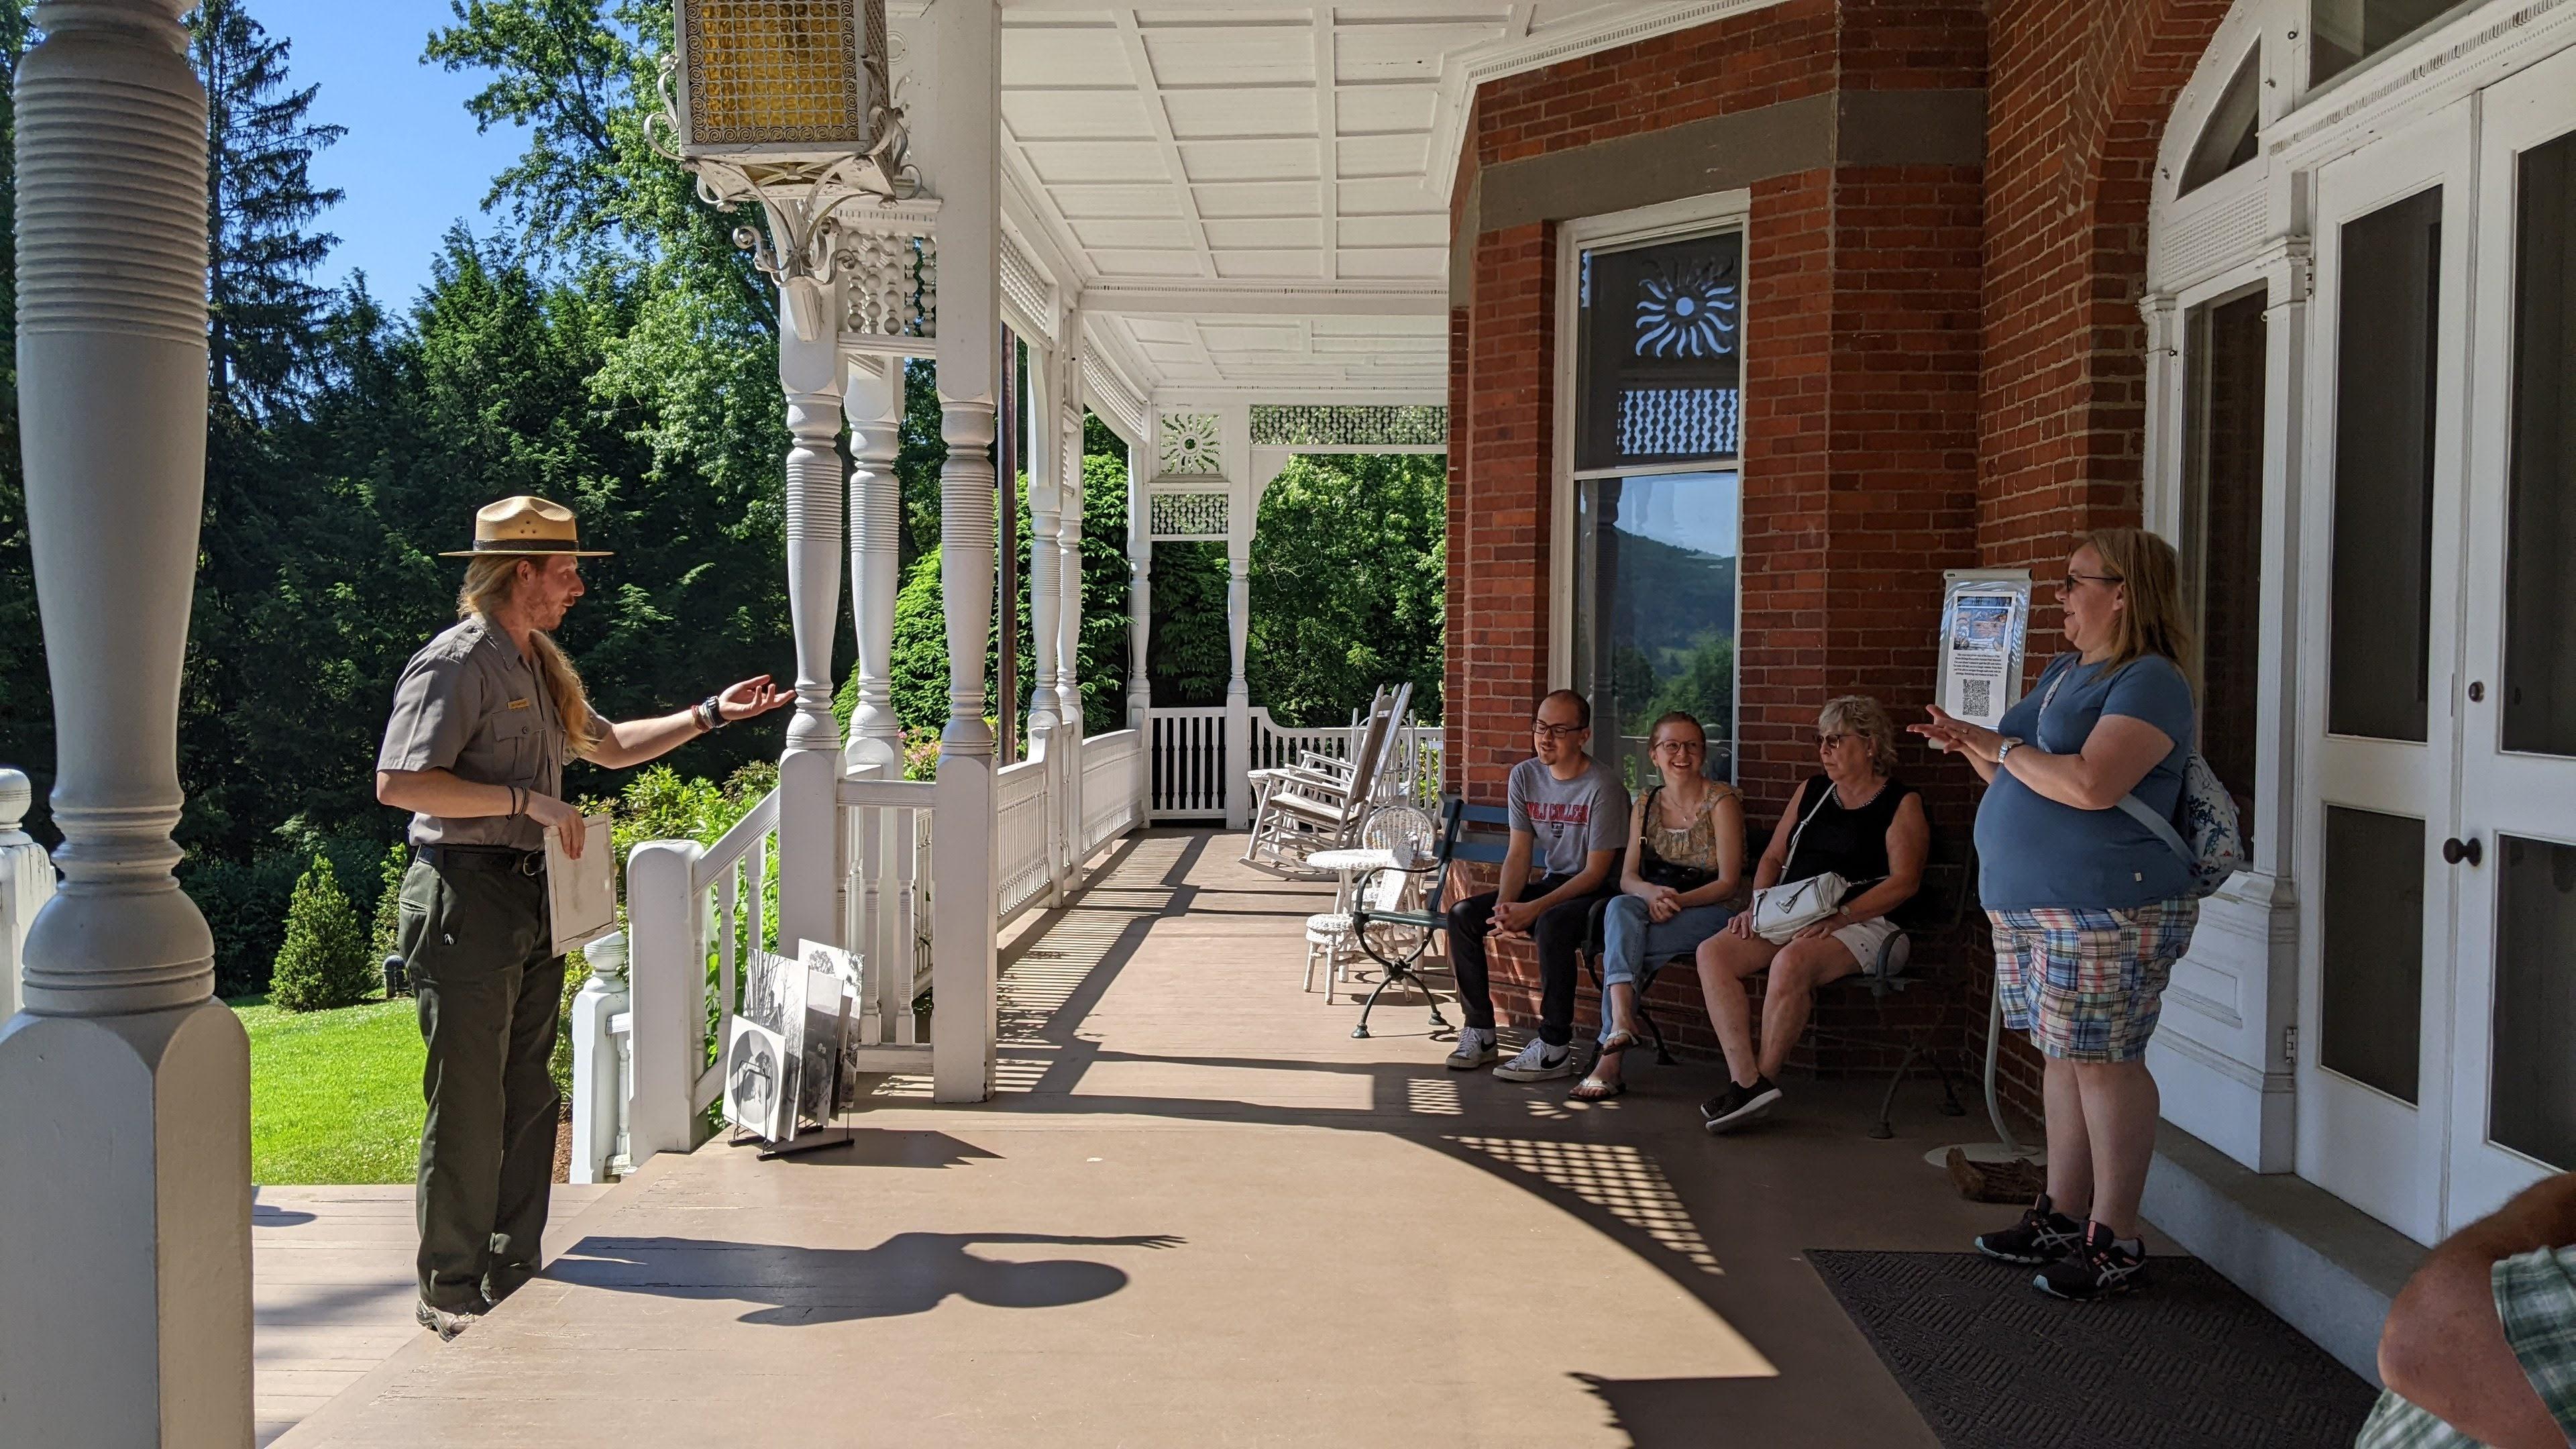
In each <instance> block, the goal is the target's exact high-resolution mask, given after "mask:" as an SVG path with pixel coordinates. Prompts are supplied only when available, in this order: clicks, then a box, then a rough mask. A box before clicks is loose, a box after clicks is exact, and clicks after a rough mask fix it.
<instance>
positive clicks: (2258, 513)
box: [2183, 292, 2264, 845]
mask: <svg viewBox="0 0 2576 1449" xmlns="http://www.w3.org/2000/svg"><path fill="white" fill-rule="evenodd" d="M2263 301H2264V294H2263V293H2261V292H2249V293H2247V294H2246V295H2244V296H2242V297H2238V298H2235V299H2234V300H2232V301H2226V302H2217V303H2213V304H2210V305H2208V306H2204V307H2196V308H2194V309H2192V313H2191V331H2190V337H2189V339H2188V341H2187V342H2186V344H2185V345H2186V361H2185V366H2186V368H2187V369H2188V376H2187V377H2186V378H2185V380H2184V385H2185V388H2186V390H2187V391H2186V396H2187V398H2188V399H2189V403H2188V406H2187V407H2186V408H2185V416H2184V422H2183V426H2184V427H2185V428H2186V429H2187V430H2188V433H2187V436H2186V438H2185V440H2184V446H2183V547H2184V550H2185V556H2184V559H2183V586H2184V588H2185V589H2186V590H2187V591H2188V592H2189V594H2190V598H2189V600H2188V603H2189V604H2190V606H2191V608H2192V611H2193V614H2194V616H2195V617H2197V618H2198V619H2199V621H2200V691H2199V693H2200V752H2201V754H2202V755H2204V756H2206V757H2207V758H2208V760H2209V765H2210V768H2211V769H2212V770H2215V771H2216V772H2217V774H2218V778H2219V779H2220V780H2222V781H2224V782H2225V783H2226V785H2227V791H2228V793H2229V794H2230V795H2233V796H2234V797H2235V798H2236V815H2237V819H2238V821H2239V822H2240V824H2241V825H2242V826H2243V828H2244V831H2245V840H2246V843H2247V844H2248V845H2251V844H2252V843H2253V840H2254V828H2255V825H2256V823H2257V822H2256V821H2255V819H2254V765H2255V751H2254V741H2255V738H2256V736H2257V734H2258V733H2259V731H2258V729H2257V728H2256V723H2255V704H2256V699H2257V695H2258V693H2259V692H2260V689H2261V680H2260V678H2259V674H2258V671H2259V670H2260V668H2261V665H2262V654H2263V625H2262V586H2263V374H2264V339H2263Z"/></svg>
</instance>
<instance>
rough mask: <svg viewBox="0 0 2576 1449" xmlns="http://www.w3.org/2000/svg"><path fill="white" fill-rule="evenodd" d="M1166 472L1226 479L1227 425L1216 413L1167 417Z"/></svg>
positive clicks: (1165, 426)
mask: <svg viewBox="0 0 2576 1449" xmlns="http://www.w3.org/2000/svg"><path fill="white" fill-rule="evenodd" d="M1163 472H1164V473H1166V474H1172V475H1178V476H1181V477H1194V478H1221V477H1223V476H1224V475H1225V425H1224V420H1223V419H1221V418H1219V417H1218V416H1217V415H1216V414H1215V413H1165V414H1163Z"/></svg>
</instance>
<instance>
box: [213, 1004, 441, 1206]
mask: <svg viewBox="0 0 2576 1449" xmlns="http://www.w3.org/2000/svg"><path fill="white" fill-rule="evenodd" d="M232 1006H233V1009H234V1010H235V1011H236V1012H238V1013H239V1014H240V1016H241V1021H242V1026H243V1027H244V1028H245V1029H246V1030H248V1031H249V1033H250V1180H251V1181H253V1182H258V1183H355V1182H409V1181H411V1180H412V1174H413V1172H414V1171H415V1170H416V1168H417V1167H418V1165H419V1161H420V1117H421V1105H420V1064H421V1045H420V1025H419V1020H418V1018H417V1017H416V1016H415V1015H414V1011H413V1003H412V1001H411V1000H410V999H409V998H407V997H406V998H404V999H402V1000H399V1001H373V1002H367V1003H365V1004H363V1005H359V1006H349V1007H343V1008H341V1009H340V1010H338V1011H311V1012H303V1013H295V1012H286V1011H280V1010H278V1009H277V1008H276V1007H273V1006H271V1005H269V1004H268V1001H267V998H265V997H247V998H244V999H242V1000H239V1001H236V1002H233V1003H232Z"/></svg>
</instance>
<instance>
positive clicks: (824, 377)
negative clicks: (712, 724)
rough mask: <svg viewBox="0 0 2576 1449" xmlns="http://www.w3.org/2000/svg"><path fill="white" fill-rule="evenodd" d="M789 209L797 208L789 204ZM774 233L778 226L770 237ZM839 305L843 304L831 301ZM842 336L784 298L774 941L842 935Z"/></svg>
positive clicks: (831, 938)
mask: <svg viewBox="0 0 2576 1449" xmlns="http://www.w3.org/2000/svg"><path fill="white" fill-rule="evenodd" d="M790 204H793V203H790ZM774 232H775V228H773V233H774ZM835 306H836V307H837V303H835ZM837 343H838V339H837V338H836V337H835V336H834V335H833V334H832V333H831V332H829V331H826V332H825V333H824V334H823V335H822V336H820V337H814V338H806V337H801V336H799V335H798V334H797V331H796V328H795V326H794V325H793V324H792V322H791V321H790V319H789V318H788V316H787V311H786V306H785V299H784V298H782V299H781V305H780V309H779V326H778V383H779V387H780V389H781V390H782V391H783V392H784V393H785V394H786V396H787V431H788V436H789V437H790V438H791V439H792V442H791V443H790V445H789V447H788V450H787V608H788V618H789V620H790V622H791V623H792V624H793V625H794V628H795V633H796V712H795V714H794V715H793V716H792V717H791V718H790V719H789V720H788V722H787V749H786V752H785V753H784V754H782V755H781V756H780V757H779V760H778V787H779V788H778V938H779V939H780V940H781V941H785V942H788V943H790V944H791V945H792V944H793V943H795V942H797V941H800V940H814V941H828V942H832V943H835V944H838V943H839V942H840V939H841V916H842V913H841V909H840V892H841V888H842V869H841V833H842V832H841V814H840V802H839V800H838V799H837V798H836V796H835V794H834V791H835V789H836V787H837V784H838V782H839V779H840V775H841V729H840V723H839V721H837V720H835V719H834V718H833V717H832V635H833V633H834V625H835V624H836V622H837V616H838V614H839V613H840V607H841V550H842V547H843V544H842V537H841V508H842V503H841V499H842V490H843V488H844V487H845V486H846V484H845V481H844V479H843V478H842V474H841V457H840V449H839V447H838V446H837V445H838V443H839V441H840V435H841V385H842V375H843V372H844V370H845V369H844V368H843V366H842V363H841V359H840V354H839V349H838V345H837Z"/></svg>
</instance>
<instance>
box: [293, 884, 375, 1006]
mask: <svg viewBox="0 0 2576 1449" xmlns="http://www.w3.org/2000/svg"><path fill="white" fill-rule="evenodd" d="M372 966H373V963H371V962H369V961H368V960H367V931H366V928H365V927H364V926H361V925H360V924H359V923H358V913H357V911H356V909H355V908H353V907H352V906H350V904H349V898H348V897H347V896H346V895H343V894H342V893H341V891H340V878H339V875H338V874H337V873H336V872H334V871H333V870H332V869H331V858H330V857H329V856H327V855H324V854H322V853H321V852H320V851H316V852H314V854H313V864H312V865H311V867H309V868H308V869H307V870H306V871H305V872H304V875H303V877H302V878H301V879H299V880H297V881H296V882H295V898H294V900H293V901H292V902H291V903H290V904H289V905H288V906H287V910H286V941H285V944H283V945H281V946H279V947H278V948H277V964H276V966H275V967H274V968H273V969H272V970H271V971H270V973H269V978H268V999H269V1002H270V1004H272V1005H274V1006H276V1007H277V1008H279V1009H280V1010H283V1011H328V1010H330V1009H332V1008H333V1007H340V1006H355V1005H356V1004H358V1003H359V1002H361V1001H364V1000H366V999H367V996H368V994H369V993H370V992H371V991H373V990H374V989H375V987H376V985H377V983H378V982H379V980H380V979H381V978H379V977H378V975H377V974H376V972H375V971H374V970H373V969H372Z"/></svg>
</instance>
